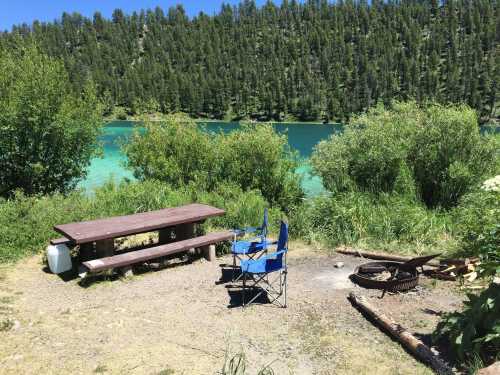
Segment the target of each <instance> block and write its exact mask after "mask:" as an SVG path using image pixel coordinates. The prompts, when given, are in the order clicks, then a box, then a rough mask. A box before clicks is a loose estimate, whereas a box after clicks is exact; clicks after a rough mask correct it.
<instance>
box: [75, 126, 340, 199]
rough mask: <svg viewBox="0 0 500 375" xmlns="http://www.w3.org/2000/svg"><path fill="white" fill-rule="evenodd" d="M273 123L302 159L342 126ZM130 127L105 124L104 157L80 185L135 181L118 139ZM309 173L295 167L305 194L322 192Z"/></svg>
mask: <svg viewBox="0 0 500 375" xmlns="http://www.w3.org/2000/svg"><path fill="white" fill-rule="evenodd" d="M202 124H203V125H204V126H205V127H206V129H207V130H208V131H210V132H219V131H223V132H226V133H227V132H231V131H233V130H235V129H238V127H239V124H238V123H228V122H207V123H202ZM256 126H259V125H258V124H257V125H256ZM274 126H275V127H276V130H277V131H278V132H280V133H283V134H286V135H287V137H288V143H289V144H290V147H291V148H292V149H294V150H297V151H298V153H299V155H300V157H301V158H304V159H305V158H308V157H310V156H311V153H312V150H313V148H314V146H315V145H316V144H318V142H320V141H321V140H323V139H327V138H328V137H329V136H330V135H332V134H334V133H339V132H341V131H342V126H341V125H325V124H301V123H298V124H295V123H277V124H274ZM133 128H134V122H133V121H113V122H111V123H109V124H108V125H107V126H106V127H105V129H104V134H103V136H102V137H101V142H103V144H104V156H103V158H95V159H93V160H92V162H91V165H90V167H89V171H88V175H87V179H86V180H84V181H83V182H82V183H80V186H81V187H82V188H84V189H86V190H91V189H93V188H95V187H98V186H101V185H102V184H104V183H105V182H106V181H108V180H109V179H110V178H112V179H113V180H115V181H122V180H124V179H130V180H134V176H133V175H132V172H130V171H129V170H127V169H126V168H125V163H126V156H125V155H124V154H123V153H122V152H121V149H120V144H121V142H126V141H127V138H128V137H130V135H131V134H132V132H133ZM309 172H310V167H309V166H308V165H307V164H304V165H303V166H301V167H300V168H298V170H297V173H299V174H301V176H302V186H303V187H304V189H305V191H306V192H307V194H308V195H315V194H318V193H320V192H321V191H323V185H322V184H321V180H320V179H319V177H316V176H311V175H310V173H309Z"/></svg>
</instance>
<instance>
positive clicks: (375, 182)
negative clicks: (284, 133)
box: [312, 102, 498, 208]
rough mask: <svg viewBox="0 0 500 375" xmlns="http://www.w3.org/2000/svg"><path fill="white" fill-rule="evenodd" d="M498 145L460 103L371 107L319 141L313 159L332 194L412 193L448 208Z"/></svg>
mask: <svg viewBox="0 0 500 375" xmlns="http://www.w3.org/2000/svg"><path fill="white" fill-rule="evenodd" d="M497 150H498V148H497V146H496V145H495V142H494V141H493V140H492V139H491V138H490V137H483V136H481V135H480V133H479V126H478V122H477V116H476V113H475V112H474V111H473V110H472V109H470V108H469V107H467V106H464V105H461V106H443V105H439V104H429V105H427V106H426V107H419V106H418V105H417V104H416V103H414V102H409V103H394V104H393V105H392V107H391V109H386V108H384V107H382V106H377V107H375V108H372V109H370V110H369V111H368V112H367V113H366V114H363V115H360V116H357V117H354V118H353V119H352V120H351V121H350V123H349V125H348V127H347V130H346V132H345V133H344V134H343V135H334V136H332V138H330V139H329V140H328V141H323V142H321V143H320V144H319V145H318V146H317V148H316V150H315V152H314V154H313V156H312V165H313V168H314V170H315V172H316V173H318V174H319V175H320V176H321V177H322V179H323V182H324V184H325V186H326V188H327V189H329V190H331V191H332V192H334V193H335V192H345V191H365V192H370V193H377V194H378V193H403V194H404V195H408V196H411V195H413V194H416V195H417V196H418V197H419V199H420V200H421V201H422V202H424V203H425V204H426V205H427V206H428V207H444V208H450V207H453V206H455V205H456V204H457V202H458V200H459V199H460V197H461V196H462V195H464V194H465V193H467V192H468V191H470V190H471V189H472V188H473V187H474V186H476V185H477V182H478V181H481V178H482V177H483V176H485V175H486V174H487V173H489V172H491V171H492V170H493V169H494V168H495V166H496V156H497V155H496V152H497Z"/></svg>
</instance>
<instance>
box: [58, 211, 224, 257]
mask: <svg viewBox="0 0 500 375" xmlns="http://www.w3.org/2000/svg"><path fill="white" fill-rule="evenodd" d="M224 214H225V211H224V210H221V209H219V208H216V207H212V206H208V205H205V204H197V203H195V204H188V205H186V206H181V207H175V208H165V209H162V210H157V211H150V212H143V213H138V214H133V215H126V216H117V217H111V218H106V219H98V220H91V221H83V222H77V223H69V224H62V225H56V226H54V230H55V231H57V232H59V233H61V234H62V235H63V236H64V237H66V238H67V239H68V240H69V241H68V242H70V243H71V244H73V245H80V254H81V258H82V260H83V261H85V260H89V259H96V258H103V257H110V256H113V255H114V250H115V249H114V240H115V238H118V237H124V236H130V235H135V234H140V233H146V232H152V231H159V244H165V243H169V242H172V239H171V234H172V231H174V232H175V241H183V240H187V239H190V238H193V237H195V236H196V234H195V224H196V223H201V222H203V221H204V220H205V219H208V218H210V217H215V216H221V215H224ZM94 242H95V252H94V249H93V243H94Z"/></svg>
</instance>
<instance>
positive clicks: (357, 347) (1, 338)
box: [0, 243, 461, 375]
mask: <svg viewBox="0 0 500 375" xmlns="http://www.w3.org/2000/svg"><path fill="white" fill-rule="evenodd" d="M230 262H231V258H230V257H228V256H225V257H222V258H218V259H217V261H216V262H206V261H204V260H198V261H195V262H193V263H192V264H188V265H179V266H175V267H170V268H167V269H163V270H160V271H156V272H153V271H149V272H144V273H142V274H140V275H136V276H134V277H132V278H128V279H114V280H111V281H110V280H108V281H96V282H91V283H88V284H85V285H82V284H81V283H79V281H78V280H75V279H74V280H69V281H68V280H66V281H65V280H63V279H61V278H60V277H58V276H56V275H52V274H50V273H47V272H44V271H43V265H42V263H41V257H33V258H29V259H26V260H24V261H22V262H19V263H18V264H16V265H15V266H13V267H12V266H11V267H4V268H2V269H0V373H2V374H21V373H22V374H33V373H36V374H89V373H108V374H163V375H165V374H189V375H190V374H216V373H218V371H219V370H220V369H221V367H222V365H223V363H224V360H225V357H226V355H232V354H235V353H240V352H243V353H244V355H245V358H246V361H247V370H248V374H257V372H258V370H259V369H261V368H262V367H264V366H266V365H268V364H270V367H272V369H273V370H274V373H275V374H301V375H302V374H304V375H307V374H430V373H432V372H431V371H430V370H429V369H427V368H426V367H425V366H423V365H422V364H420V363H418V362H417V361H416V360H415V359H414V358H413V357H411V356H410V355H409V354H407V353H406V352H405V351H404V350H403V349H402V348H401V347H400V346H399V344H397V343H396V342H394V341H392V340H391V339H390V338H388V337H387V336H386V335H385V334H384V333H382V332H381V331H380V330H379V329H377V328H376V327H374V326H373V325H372V324H371V323H370V322H368V321H367V320H366V319H365V318H364V317H363V316H362V315H361V314H360V313H359V312H358V311H357V310H356V309H354V308H353V307H352V306H351V304H350V303H349V302H348V300H347V299H346V297H347V295H348V293H349V292H350V291H352V290H356V291H357V292H360V293H362V294H364V295H365V296H367V297H368V298H369V299H370V300H371V302H372V303H373V304H375V305H376V306H378V307H379V308H380V309H381V310H382V311H384V312H385V313H387V314H388V315H390V316H392V317H393V318H395V319H396V320H398V321H399V322H400V323H402V324H404V325H406V326H407V327H409V328H410V330H412V331H413V332H415V333H416V334H418V335H420V336H421V337H423V339H424V340H427V339H428V334H429V333H430V332H432V330H433V329H434V327H435V325H436V322H437V321H438V319H439V314H440V313H441V312H442V311H449V310H454V309H456V308H458V307H459V306H460V303H461V297H460V295H459V294H458V293H457V292H456V291H454V287H452V285H453V284H450V283H447V282H439V283H435V282H431V281H429V280H425V279H424V280H423V283H422V284H423V286H422V287H419V288H418V289H417V290H416V291H413V292H410V293H406V294H395V295H386V296H385V297H384V298H383V299H380V298H378V297H379V296H380V294H381V293H380V292H376V291H368V290H364V289H361V288H358V287H355V286H354V285H353V284H352V283H351V282H350V281H349V279H348V275H349V274H350V273H351V272H352V270H353V269H354V267H355V266H356V265H358V264H360V263H362V262H363V260H362V259H359V258H353V257H349V256H343V255H339V254H335V253H333V252H328V251H322V250H316V249H311V248H309V247H308V246H305V245H303V244H300V243H295V244H292V246H291V251H290V255H289V261H288V264H289V289H288V292H289V293H288V297H289V298H288V308H286V309H281V308H278V307H275V306H274V305H270V304H263V305H254V306H251V307H249V308H246V309H242V308H241V307H239V306H238V302H239V296H240V294H239V292H238V290H237V289H235V288H228V287H227V286H228V284H227V283H224V281H225V276H227V274H226V273H223V272H222V270H223V267H221V265H223V264H229V263H230ZM337 262H344V264H345V265H344V267H343V268H335V267H334V265H335V264H336V263H337ZM223 276H224V277H223Z"/></svg>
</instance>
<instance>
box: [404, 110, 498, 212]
mask: <svg viewBox="0 0 500 375" xmlns="http://www.w3.org/2000/svg"><path fill="white" fill-rule="evenodd" d="M422 112H423V116H422V122H420V123H419V125H418V126H417V128H416V132H415V133H414V139H413V141H412V142H411V147H410V149H409V153H408V163H409V164H410V166H411V168H412V170H413V174H414V176H415V183H416V185H417V189H418V190H419V192H420V196H421V199H422V200H423V201H424V202H425V203H426V204H427V205H428V206H430V207H436V206H442V207H445V208H450V207H453V206H455V205H456V204H457V203H458V201H459V199H460V197H461V196H463V195H464V194H465V193H467V192H468V191H470V190H471V188H472V187H474V186H477V182H478V181H481V180H482V178H483V177H484V176H485V175H486V174H487V173H488V172H490V171H491V168H492V166H493V165H494V164H495V152H496V150H495V148H496V146H495V143H494V142H493V141H491V139H490V138H489V137H484V136H481V134H480V133H479V125H478V121H477V114H476V112H475V111H474V110H472V109H471V108H469V107H467V106H465V105H460V106H442V105H437V104H432V105H429V106H428V107H426V108H424V109H422Z"/></svg>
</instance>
